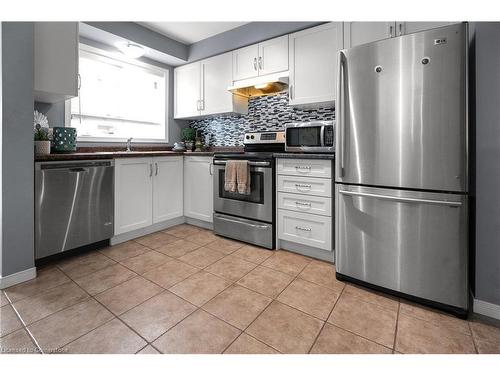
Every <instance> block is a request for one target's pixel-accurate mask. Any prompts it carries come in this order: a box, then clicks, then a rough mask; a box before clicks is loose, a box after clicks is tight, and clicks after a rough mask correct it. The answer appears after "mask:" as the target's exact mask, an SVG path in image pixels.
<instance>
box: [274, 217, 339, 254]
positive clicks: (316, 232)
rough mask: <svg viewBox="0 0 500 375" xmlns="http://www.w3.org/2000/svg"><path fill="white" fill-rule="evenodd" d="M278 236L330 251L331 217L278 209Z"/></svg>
mask: <svg viewBox="0 0 500 375" xmlns="http://www.w3.org/2000/svg"><path fill="white" fill-rule="evenodd" d="M278 223H279V225H278V237H279V238H280V239H282V240H287V241H291V242H295V243H300V244H302V245H307V246H311V247H316V248H318V249H323V250H328V251H332V228H333V226H332V218H331V217H328V216H319V215H312V214H305V213H302V212H294V211H287V210H278Z"/></svg>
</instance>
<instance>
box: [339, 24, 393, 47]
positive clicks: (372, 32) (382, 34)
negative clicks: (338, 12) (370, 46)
mask: <svg viewBox="0 0 500 375" xmlns="http://www.w3.org/2000/svg"><path fill="white" fill-rule="evenodd" d="M395 32H396V22H344V48H351V47H355V46H359V45H361V44H365V43H371V42H375V41H377V40H382V39H387V38H392V37H393V36H395V35H396V34H395Z"/></svg>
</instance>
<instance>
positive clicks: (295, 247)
mask: <svg viewBox="0 0 500 375" xmlns="http://www.w3.org/2000/svg"><path fill="white" fill-rule="evenodd" d="M277 247H278V248H280V249H284V250H288V251H292V252H294V253H299V254H301V255H306V256H308V257H311V258H316V259H319V260H324V261H327V262H330V263H335V255H334V252H332V251H327V250H322V249H318V248H316V247H311V246H307V245H302V244H298V243H295V242H290V241H286V240H279V242H278V246H277Z"/></svg>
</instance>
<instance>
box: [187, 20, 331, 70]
mask: <svg viewBox="0 0 500 375" xmlns="http://www.w3.org/2000/svg"><path fill="white" fill-rule="evenodd" d="M321 23H323V22H250V23H248V24H246V25H243V26H240V27H237V28H236V29H233V30H229V31H226V32H224V33H220V34H217V35H214V36H212V37H210V38H207V39H203V40H200V41H199V42H196V43H193V44H191V45H190V46H189V61H190V62H192V61H196V60H200V59H203V58H205V57H210V56H214V55H218V54H221V53H224V52H227V51H231V50H233V49H236V48H241V47H245V46H248V45H250V44H254V43H257V42H261V41H263V40H266V39H271V38H274V37H278V36H281V35H285V34H289V33H293V32H295V31H298V30H302V29H307V28H309V27H313V26H316V25H319V24H321Z"/></svg>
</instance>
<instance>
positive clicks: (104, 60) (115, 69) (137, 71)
mask: <svg viewBox="0 0 500 375" xmlns="http://www.w3.org/2000/svg"><path fill="white" fill-rule="evenodd" d="M79 73H80V89H79V92H78V97H76V98H73V99H71V126H72V127H75V128H77V134H78V140H79V141H93V142H95V141H101V142H102V141H104V142H123V141H125V140H126V139H127V138H130V137H133V138H134V140H135V141H143V142H167V141H168V138H167V134H168V116H167V114H168V106H167V99H168V70H166V69H161V68H158V67H155V66H153V65H149V64H144V63H142V62H139V61H133V62H131V61H127V60H126V58H125V57H123V58H120V57H116V56H113V55H111V54H109V53H108V52H104V51H100V50H98V49H95V48H93V47H88V46H85V45H80V60H79Z"/></svg>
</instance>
